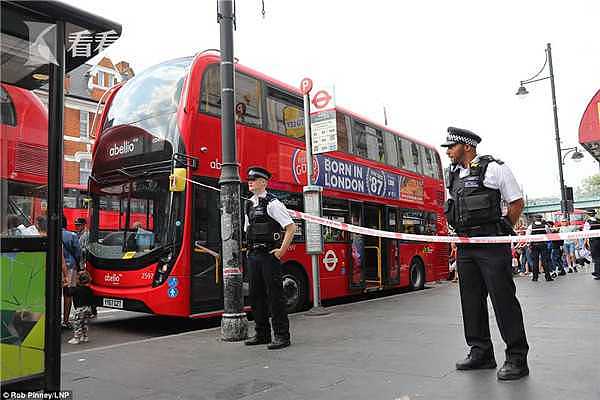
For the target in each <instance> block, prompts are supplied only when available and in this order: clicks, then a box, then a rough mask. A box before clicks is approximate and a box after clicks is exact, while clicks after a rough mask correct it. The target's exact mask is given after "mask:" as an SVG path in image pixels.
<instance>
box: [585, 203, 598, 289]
mask: <svg viewBox="0 0 600 400" xmlns="http://www.w3.org/2000/svg"><path fill="white" fill-rule="evenodd" d="M588 215H589V216H590V217H589V218H588V220H587V221H585V224H584V225H583V230H584V231H589V230H596V229H600V219H599V218H598V217H596V211H594V210H591V211H588ZM586 244H587V246H588V248H589V249H590V252H591V253H592V262H593V263H594V272H592V275H593V276H594V279H596V280H600V238H589V239H586Z"/></svg>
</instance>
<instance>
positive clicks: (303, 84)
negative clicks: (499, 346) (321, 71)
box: [300, 78, 313, 95]
mask: <svg viewBox="0 0 600 400" xmlns="http://www.w3.org/2000/svg"><path fill="white" fill-rule="evenodd" d="M312 88H313V81H312V79H310V78H304V79H302V80H301V81H300V90H301V91H302V94H304V95H307V94H309V93H310V91H311V90H312Z"/></svg>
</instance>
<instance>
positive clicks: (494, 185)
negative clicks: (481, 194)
mask: <svg viewBox="0 0 600 400" xmlns="http://www.w3.org/2000/svg"><path fill="white" fill-rule="evenodd" d="M477 160H479V156H477V157H475V158H474V159H473V161H475V162H476V161H477ZM456 169H458V170H459V177H461V178H464V177H465V176H468V175H469V172H470V168H464V167H463V166H462V165H460V164H458V165H455V166H451V167H450V172H451V173H452V172H454V171H456ZM483 186H485V187H488V188H490V189H498V190H500V195H501V196H502V200H504V201H506V202H507V203H512V202H513V201H515V200H519V199H522V198H523V192H522V191H521V187H520V186H519V184H518V183H517V180H516V179H515V176H514V175H513V173H512V171H511V170H510V168H508V166H507V165H506V164H504V163H503V164H499V163H497V162H491V163H489V164H488V166H487V170H486V171H485V176H484V178H483ZM447 195H448V198H451V197H452V194H451V193H450V192H449V191H447Z"/></svg>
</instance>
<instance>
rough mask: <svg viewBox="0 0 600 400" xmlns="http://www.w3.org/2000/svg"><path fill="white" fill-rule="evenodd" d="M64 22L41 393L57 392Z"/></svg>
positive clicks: (53, 127)
mask: <svg viewBox="0 0 600 400" xmlns="http://www.w3.org/2000/svg"><path fill="white" fill-rule="evenodd" d="M64 40H65V23H64V21H56V47H55V50H56V61H57V64H53V63H50V64H49V67H50V74H49V75H50V82H49V87H48V93H49V94H48V114H49V115H48V117H49V118H48V208H47V217H48V220H47V221H48V233H47V235H48V236H47V239H48V249H47V253H46V312H45V318H46V329H45V332H44V340H45V345H44V370H45V374H44V390H45V391H46V392H58V391H60V375H61V370H60V368H61V367H60V364H61V363H60V344H61V333H60V315H61V312H60V297H61V286H62V285H61V283H62V274H61V271H62V270H61V266H62V208H63V207H62V205H63V123H64V120H63V107H64V94H63V89H64V88H63V86H64V74H65V69H64V68H65V43H64Z"/></svg>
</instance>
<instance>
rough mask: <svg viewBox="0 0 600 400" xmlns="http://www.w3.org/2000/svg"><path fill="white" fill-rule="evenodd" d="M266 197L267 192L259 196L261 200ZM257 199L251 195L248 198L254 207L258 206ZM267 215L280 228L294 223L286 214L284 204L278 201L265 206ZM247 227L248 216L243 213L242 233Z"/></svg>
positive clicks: (248, 223)
mask: <svg viewBox="0 0 600 400" xmlns="http://www.w3.org/2000/svg"><path fill="white" fill-rule="evenodd" d="M266 196H267V192H263V193H261V194H260V197H261V198H264V197H266ZM258 198H259V196H257V195H253V196H252V197H250V201H251V202H252V205H253V206H254V207H256V206H257V205H258ZM267 214H269V217H271V218H273V219H274V220H275V221H277V222H278V223H279V225H281V227H282V228H285V227H286V226H288V225H289V224H293V223H294V221H293V220H292V217H290V214H289V213H288V210H287V208H286V207H285V204H283V203H282V202H281V201H279V199H274V200H272V201H270V202H269V204H268V205H267ZM248 225H250V222H249V221H248V214H246V213H245V212H244V232H247V231H248Z"/></svg>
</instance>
